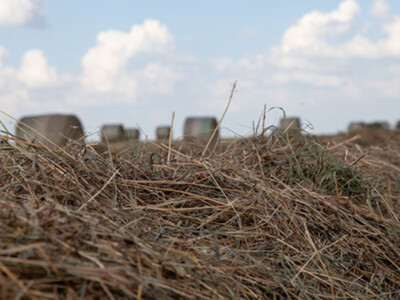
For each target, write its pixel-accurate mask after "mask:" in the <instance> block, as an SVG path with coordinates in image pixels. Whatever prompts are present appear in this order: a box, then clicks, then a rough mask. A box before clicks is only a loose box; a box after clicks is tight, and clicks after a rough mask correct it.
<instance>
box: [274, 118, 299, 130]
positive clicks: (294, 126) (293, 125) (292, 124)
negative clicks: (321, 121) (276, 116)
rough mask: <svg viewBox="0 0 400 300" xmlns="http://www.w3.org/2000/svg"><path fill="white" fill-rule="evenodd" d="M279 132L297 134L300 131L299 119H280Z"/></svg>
mask: <svg viewBox="0 0 400 300" xmlns="http://www.w3.org/2000/svg"><path fill="white" fill-rule="evenodd" d="M279 130H280V131H281V132H282V133H288V134H298V133H300V131H301V125H300V118H297V117H291V118H282V119H281V120H280V123H279Z"/></svg>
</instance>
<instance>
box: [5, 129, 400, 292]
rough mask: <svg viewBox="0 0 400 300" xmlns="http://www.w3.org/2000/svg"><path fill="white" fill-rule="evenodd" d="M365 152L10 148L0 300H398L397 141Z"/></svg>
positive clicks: (292, 144)
mask: <svg viewBox="0 0 400 300" xmlns="http://www.w3.org/2000/svg"><path fill="white" fill-rule="evenodd" d="M357 140H358V137H347V136H342V137H337V138H330V139H324V138H322V139H321V142H317V141H315V140H314V139H312V138H309V137H305V138H303V139H300V138H299V137H296V140H288V137H287V136H286V137H285V136H278V135H276V136H273V137H269V138H266V137H254V138H249V139H243V140H240V141H236V142H233V143H231V144H230V145H229V146H228V147H226V150H225V151H224V152H221V153H213V154H211V155H206V156H204V157H203V158H201V153H200V154H198V155H197V154H196V153H193V154H192V155H191V154H183V153H181V152H179V148H178V147H175V148H174V149H168V147H166V146H154V145H152V146H151V147H150V148H149V149H150V150H149V149H147V148H146V147H147V145H140V146H138V145H136V147H134V148H133V149H131V150H130V151H125V152H124V153H121V154H117V155H111V154H107V153H105V154H97V153H96V152H93V151H92V149H91V148H89V147H86V148H85V147H83V146H82V147H81V148H79V147H69V146H67V147H66V148H63V149H58V150H57V151H55V150H50V149H45V147H39V146H29V147H28V148H26V147H25V146H24V143H23V142H22V141H21V142H17V144H16V145H15V147H5V148H4V149H3V150H0V219H1V223H0V298H2V299H10V298H14V297H17V298H18V297H19V298H22V299H24V298H27V299H47V298H49V299H56V298H57V297H58V298H59V299H63V298H64V299H75V298H76V299H100V298H101V299H102V298H109V299H246V298H247V299H269V298H274V297H275V299H286V298H289V299H290V298H293V299H296V298H299V299H307V298H308V299H344V298H345V299H352V298H353V299H360V298H364V299H366V298H368V299H378V298H379V299H394V298H396V297H399V296H400V292H399V289H400V222H399V218H400V214H399V213H398V211H399V208H400V207H399V198H400V191H399V188H400V184H399V182H400V157H399V154H398V153H399V149H400V145H399V141H400V139H399V140H395V139H392V140H389V141H387V142H386V144H383V145H380V146H367V145H359V144H357ZM328 142H329V144H328ZM168 152H169V154H170V156H169V157H170V159H169V160H168ZM200 152H201V151H200ZM396 208H397V210H396Z"/></svg>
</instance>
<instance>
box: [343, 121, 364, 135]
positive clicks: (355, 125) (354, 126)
mask: <svg viewBox="0 0 400 300" xmlns="http://www.w3.org/2000/svg"><path fill="white" fill-rule="evenodd" d="M363 129H365V123H364V122H351V123H350V124H349V127H348V128H347V131H348V132H349V133H352V132H356V131H360V130H363Z"/></svg>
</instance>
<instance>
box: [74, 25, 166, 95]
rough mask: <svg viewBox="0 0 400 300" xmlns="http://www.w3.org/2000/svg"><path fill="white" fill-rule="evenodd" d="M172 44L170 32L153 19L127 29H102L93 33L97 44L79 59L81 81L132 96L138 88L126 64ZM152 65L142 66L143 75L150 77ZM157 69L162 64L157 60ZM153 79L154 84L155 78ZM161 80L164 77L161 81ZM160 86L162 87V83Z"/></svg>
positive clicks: (159, 52) (157, 53) (97, 88)
mask: <svg viewBox="0 0 400 300" xmlns="http://www.w3.org/2000/svg"><path fill="white" fill-rule="evenodd" d="M172 47H173V37H172V35H171V34H170V33H169V32H168V29H167V27H166V26H164V25H161V24H160V23H159V22H158V21H156V20H145V21H144V22H143V24H142V25H135V26H133V27H132V29H131V31H130V32H128V33H125V32H121V31H116V30H108V31H103V32H101V33H99V34H98V35H97V45H96V46H95V47H93V48H91V49H90V50H89V51H88V52H87V53H86V54H85V55H84V57H83V59H82V67H83V75H82V77H81V82H82V84H83V85H84V86H85V87H86V88H88V89H89V90H92V91H96V92H99V93H106V92H119V93H122V94H126V95H130V96H135V94H136V93H137V92H138V91H137V90H138V84H137V79H136V78H135V77H134V76H133V74H132V73H133V72H131V71H130V70H129V68H128V64H129V63H130V62H132V60H134V58H137V57H138V56H140V55H142V57H144V56H146V55H147V56H150V57H152V58H157V57H159V56H162V55H167V54H168V53H169V51H170V50H171V49H172ZM154 66H155V65H153V66H151V65H147V66H145V67H144V70H143V71H144V76H147V77H149V76H150V77H151V76H153V77H154V75H151V74H150V73H151V68H154ZM161 69H162V65H161V64H158V65H157V70H158V71H160V70H161ZM135 71H136V72H137V70H135ZM165 72H166V73H167V75H168V74H169V75H170V73H171V72H170V71H168V69H167V70H166V71H165ZM150 79H151V78H150ZM158 79H162V78H158ZM153 83H154V85H155V87H157V82H154V81H153ZM164 84H166V81H165V80H164V81H163V82H162V83H161V85H164ZM161 89H162V90H165V87H163V88H161Z"/></svg>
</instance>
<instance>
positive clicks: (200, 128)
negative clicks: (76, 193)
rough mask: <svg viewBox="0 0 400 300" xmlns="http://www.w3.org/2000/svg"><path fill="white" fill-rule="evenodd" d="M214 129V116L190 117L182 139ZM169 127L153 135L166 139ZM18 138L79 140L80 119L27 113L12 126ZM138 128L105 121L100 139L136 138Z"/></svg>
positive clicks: (60, 143) (51, 143)
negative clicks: (14, 127)
mask: <svg viewBox="0 0 400 300" xmlns="http://www.w3.org/2000/svg"><path fill="white" fill-rule="evenodd" d="M216 128H217V119H216V118H214V117H190V118H187V119H186V120H185V124H184V140H186V141H192V142H193V141H204V140H208V139H209V138H210V137H211V136H212V134H213V132H214V131H215V130H216ZM170 134H171V127H170V126H159V127H157V128H156V138H157V140H158V141H160V142H165V141H167V140H169V137H170ZM16 136H17V137H18V138H19V139H22V140H25V141H29V142H35V143H40V144H43V145H46V146H48V147H49V146H54V145H57V146H64V145H66V144H67V143H68V141H71V140H73V141H83V140H84V130H83V126H82V123H81V121H80V120H79V119H78V118H77V117H76V116H74V115H63V114H47V115H37V116H27V117H23V118H22V119H20V120H19V122H18V124H17V126H16ZM218 137H219V132H218V130H217V132H216V134H215V137H214V139H218ZM139 139H140V131H139V130H138V129H136V128H124V126H123V125H122V124H108V125H104V126H103V127H102V129H101V142H102V143H103V144H107V143H109V144H113V143H119V142H129V141H139Z"/></svg>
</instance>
